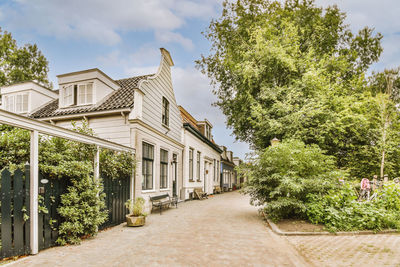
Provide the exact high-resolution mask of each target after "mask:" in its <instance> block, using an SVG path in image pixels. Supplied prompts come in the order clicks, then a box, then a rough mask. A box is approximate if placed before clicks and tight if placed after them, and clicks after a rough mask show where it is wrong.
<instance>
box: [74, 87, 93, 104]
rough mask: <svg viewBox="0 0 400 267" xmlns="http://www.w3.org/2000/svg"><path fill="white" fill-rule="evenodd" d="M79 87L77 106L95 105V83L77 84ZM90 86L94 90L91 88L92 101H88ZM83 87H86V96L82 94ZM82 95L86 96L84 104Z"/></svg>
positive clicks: (84, 89)
mask: <svg viewBox="0 0 400 267" xmlns="http://www.w3.org/2000/svg"><path fill="white" fill-rule="evenodd" d="M76 85H77V86H78V87H77V101H76V105H77V106H84V105H91V104H93V102H94V101H93V100H94V83H93V82H87V83H78V84H76ZM88 85H91V86H92V88H91V91H92V93H91V97H92V99H91V101H88ZM81 87H84V88H83V91H84V92H85V93H84V94H81V90H82V88H81ZM81 95H83V96H84V102H81V98H80V97H81Z"/></svg>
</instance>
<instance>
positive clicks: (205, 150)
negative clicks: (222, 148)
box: [182, 130, 220, 199]
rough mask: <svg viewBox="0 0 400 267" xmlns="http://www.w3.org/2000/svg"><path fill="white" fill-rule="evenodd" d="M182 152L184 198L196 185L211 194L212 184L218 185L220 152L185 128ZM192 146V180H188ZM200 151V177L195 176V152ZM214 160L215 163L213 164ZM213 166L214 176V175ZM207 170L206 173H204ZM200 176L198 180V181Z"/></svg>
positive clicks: (187, 197)
mask: <svg viewBox="0 0 400 267" xmlns="http://www.w3.org/2000/svg"><path fill="white" fill-rule="evenodd" d="M184 145H185V148H184V153H183V191H184V193H183V194H182V195H183V196H184V199H189V196H190V193H192V192H193V189H194V188H196V187H201V188H203V191H204V192H206V193H207V194H213V190H214V186H216V185H218V183H219V181H218V178H219V177H218V170H217V160H219V159H220V154H219V153H218V152H217V151H215V150H214V149H213V148H211V147H210V146H209V145H207V144H206V143H204V142H203V141H201V140H200V139H199V138H197V137H196V136H194V135H193V134H192V133H190V132H189V131H187V130H184ZM190 148H193V149H194V153H193V180H194V181H193V182H192V181H189V149H190ZM198 151H199V152H200V153H201V154H200V177H197V152H198ZM214 160H215V165H214ZM214 167H215V168H216V169H215V176H214ZM205 170H208V174H206V173H205ZM199 178H200V181H198V180H199Z"/></svg>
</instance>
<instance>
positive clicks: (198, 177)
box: [196, 151, 201, 182]
mask: <svg viewBox="0 0 400 267" xmlns="http://www.w3.org/2000/svg"><path fill="white" fill-rule="evenodd" d="M200 159H201V152H200V151H197V163H196V175H197V181H199V182H200V181H201V176H200V174H201V168H200V165H201V164H200Z"/></svg>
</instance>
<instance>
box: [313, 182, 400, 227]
mask: <svg viewBox="0 0 400 267" xmlns="http://www.w3.org/2000/svg"><path fill="white" fill-rule="evenodd" d="M308 198H309V199H308V203H307V216H308V219H309V220H310V221H311V222H313V223H322V224H324V225H325V226H326V228H327V229H328V230H330V231H351V230H382V229H387V228H393V229H398V228H399V227H400V215H399V211H400V187H399V186H398V185H396V184H387V185H385V186H384V187H383V189H381V190H378V197H377V198H376V199H374V200H373V201H365V202H363V201H361V202H360V201H357V195H356V193H355V191H354V188H353V187H352V186H351V185H350V184H346V185H345V186H343V187H338V188H335V189H332V190H330V191H329V193H328V194H326V195H323V194H319V195H318V194H315V195H311V194H310V195H309V196H308Z"/></svg>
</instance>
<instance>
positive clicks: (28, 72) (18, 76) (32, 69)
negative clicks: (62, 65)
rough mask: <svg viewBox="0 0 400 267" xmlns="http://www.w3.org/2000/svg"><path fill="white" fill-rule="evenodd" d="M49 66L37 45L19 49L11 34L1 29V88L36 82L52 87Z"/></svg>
mask: <svg viewBox="0 0 400 267" xmlns="http://www.w3.org/2000/svg"><path fill="white" fill-rule="evenodd" d="M48 65H49V62H48V61H47V59H46V58H45V56H44V55H43V54H42V52H41V51H40V50H39V49H38V47H37V45H36V44H25V45H24V46H22V47H18V45H17V42H16V40H15V39H13V37H12V35H11V33H9V32H7V31H4V32H3V31H2V30H1V28H0V86H2V85H10V84H13V83H17V82H25V81H30V80H34V81H37V82H39V83H41V84H43V85H44V86H47V87H51V84H50V82H49V80H48V78H47V73H48V72H49V67H48Z"/></svg>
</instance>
